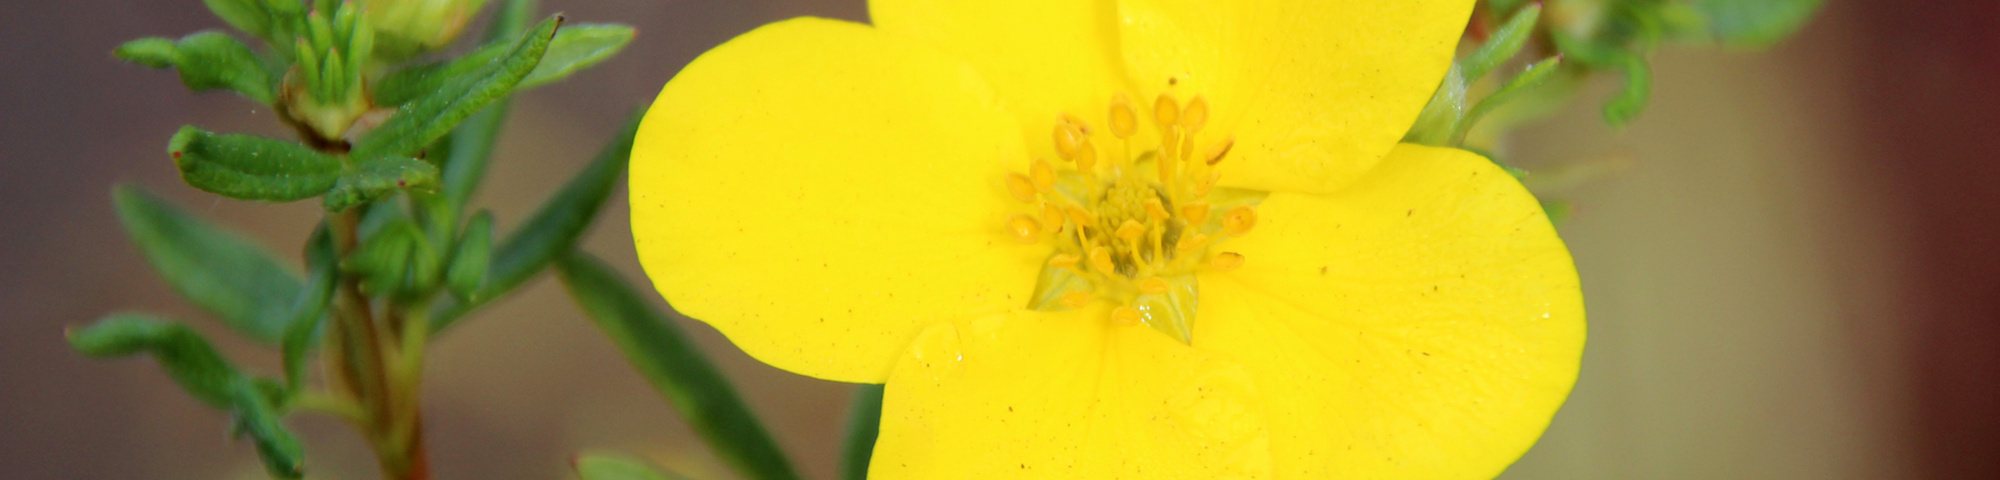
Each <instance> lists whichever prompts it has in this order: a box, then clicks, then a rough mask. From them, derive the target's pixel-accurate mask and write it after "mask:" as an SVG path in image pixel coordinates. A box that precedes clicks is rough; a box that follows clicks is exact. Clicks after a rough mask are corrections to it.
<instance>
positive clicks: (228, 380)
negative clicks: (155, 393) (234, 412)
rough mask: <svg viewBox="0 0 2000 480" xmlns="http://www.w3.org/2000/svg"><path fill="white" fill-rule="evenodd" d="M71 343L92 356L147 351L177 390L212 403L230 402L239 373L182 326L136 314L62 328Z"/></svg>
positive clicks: (217, 404) (124, 314) (224, 405)
mask: <svg viewBox="0 0 2000 480" xmlns="http://www.w3.org/2000/svg"><path fill="white" fill-rule="evenodd" d="M66 335H67V336H68V337H69V344H70V347H71V348H74V349H76V351H78V352H81V353H83V354H84V355H89V356H91V357H97V358H110V357H123V356H127V355H132V354H137V353H148V354H152V356H153V359H154V360H157V361H159V362H160V368H161V369H163V370H166V371H167V376H169V377H172V378H173V379H174V382H175V383H178V384H180V386H181V389H183V390H187V392H188V394H189V395H192V396H193V397H194V398H195V399H198V400H201V401H202V403H206V404H208V405H209V406H211V407H215V408H228V407H229V406H230V405H231V404H232V403H234V399H233V398H234V396H235V395H236V393H235V389H236V388H237V383H238V382H239V381H240V380H242V379H243V374H242V373H241V372H238V371H237V370H236V366H235V365H231V364H230V363H229V361H228V360H226V359H223V358H222V354H221V353H219V352H216V351H215V347H214V346H212V345H209V343H208V340H207V339H204V338H202V337H201V334H200V333H197V332H195V331H194V329H191V328H188V327H187V326H186V325H181V324H178V323H172V322H166V321H162V320H159V319H157V318H155V317H152V316H149V315H142V314H132V313H122V314H116V315H112V316H109V317H106V318H104V319H103V320H99V321H98V322H97V323H96V324H93V325H91V326H89V327H86V328H84V329H82V330H72V331H69V332H66Z"/></svg>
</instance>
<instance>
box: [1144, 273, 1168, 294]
mask: <svg viewBox="0 0 2000 480" xmlns="http://www.w3.org/2000/svg"><path fill="white" fill-rule="evenodd" d="M1139 293H1144V294H1147V295H1159V294H1162V293H1167V279H1164V278H1160V277H1146V279H1145V280H1140V281H1139Z"/></svg>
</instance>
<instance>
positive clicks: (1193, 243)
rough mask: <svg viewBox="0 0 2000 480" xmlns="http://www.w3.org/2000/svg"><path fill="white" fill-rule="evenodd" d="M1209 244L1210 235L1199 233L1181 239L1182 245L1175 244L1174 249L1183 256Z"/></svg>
mask: <svg viewBox="0 0 2000 480" xmlns="http://www.w3.org/2000/svg"><path fill="white" fill-rule="evenodd" d="M1207 243H1208V234H1206V233H1197V234H1194V235H1188V236H1185V237H1181V241H1180V243H1177V244H1174V249H1175V250H1179V251H1180V252H1181V253H1182V254H1189V253H1194V252H1195V250H1200V249H1201V247H1202V246H1204V245H1206V244H1207Z"/></svg>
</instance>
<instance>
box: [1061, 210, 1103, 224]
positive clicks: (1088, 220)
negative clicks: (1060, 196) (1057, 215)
mask: <svg viewBox="0 0 2000 480" xmlns="http://www.w3.org/2000/svg"><path fill="white" fill-rule="evenodd" d="M1063 213H1065V214H1067V215H1068V216H1069V223H1074V224H1076V228H1089V227H1090V226H1091V225H1096V224H1097V215H1093V214H1091V213H1090V211H1089V210H1084V209H1083V207H1079V206H1075V205H1071V206H1069V208H1067V209H1064V210H1063Z"/></svg>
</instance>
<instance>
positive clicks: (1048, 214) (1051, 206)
mask: <svg viewBox="0 0 2000 480" xmlns="http://www.w3.org/2000/svg"><path fill="white" fill-rule="evenodd" d="M1042 223H1043V224H1046V225H1049V228H1052V229H1056V230H1062V225H1063V210H1062V207H1058V206H1056V204H1055V203H1054V202H1042Z"/></svg>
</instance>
